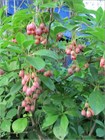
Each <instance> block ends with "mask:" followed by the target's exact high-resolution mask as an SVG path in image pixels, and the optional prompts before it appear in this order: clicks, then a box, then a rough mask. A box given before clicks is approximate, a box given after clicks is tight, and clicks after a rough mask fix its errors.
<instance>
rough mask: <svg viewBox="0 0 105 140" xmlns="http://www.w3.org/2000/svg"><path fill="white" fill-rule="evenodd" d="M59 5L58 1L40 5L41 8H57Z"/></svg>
mask: <svg viewBox="0 0 105 140" xmlns="http://www.w3.org/2000/svg"><path fill="white" fill-rule="evenodd" d="M56 6H57V3H56V2H48V3H46V4H42V5H40V7H41V8H55V7H56Z"/></svg>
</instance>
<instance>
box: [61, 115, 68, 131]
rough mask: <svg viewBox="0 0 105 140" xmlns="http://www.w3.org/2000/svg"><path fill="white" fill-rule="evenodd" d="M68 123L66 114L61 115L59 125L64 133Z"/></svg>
mask: <svg viewBox="0 0 105 140" xmlns="http://www.w3.org/2000/svg"><path fill="white" fill-rule="evenodd" d="M68 124H69V121H68V118H67V116H66V115H63V116H62V117H61V122H60V127H61V128H62V129H63V132H64V133H66V132H67V128H68Z"/></svg>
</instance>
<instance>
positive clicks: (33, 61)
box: [26, 56, 45, 70]
mask: <svg viewBox="0 0 105 140" xmlns="http://www.w3.org/2000/svg"><path fill="white" fill-rule="evenodd" d="M26 60H27V61H28V62H29V63H30V65H32V66H33V67H34V68H36V69H37V70H40V69H42V68H44V67H45V62H44V60H43V59H42V58H41V57H31V56H28V57H27V58H26Z"/></svg>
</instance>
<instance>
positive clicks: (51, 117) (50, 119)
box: [42, 115, 58, 129]
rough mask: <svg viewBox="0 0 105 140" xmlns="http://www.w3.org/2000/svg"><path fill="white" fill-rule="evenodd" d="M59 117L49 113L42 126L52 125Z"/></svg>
mask: <svg viewBox="0 0 105 140" xmlns="http://www.w3.org/2000/svg"><path fill="white" fill-rule="evenodd" d="M57 118H58V115H48V116H47V117H46V118H45V120H44V123H43V125H42V128H43V129H44V128H46V127H48V126H50V125H53V124H54V123H55V121H56V120H57Z"/></svg>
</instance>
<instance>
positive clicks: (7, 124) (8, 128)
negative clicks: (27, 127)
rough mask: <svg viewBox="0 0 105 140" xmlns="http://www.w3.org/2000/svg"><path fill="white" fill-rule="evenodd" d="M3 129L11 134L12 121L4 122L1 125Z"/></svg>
mask: <svg viewBox="0 0 105 140" xmlns="http://www.w3.org/2000/svg"><path fill="white" fill-rule="evenodd" d="M0 127H1V129H2V130H3V131H5V132H10V127H11V121H10V120H4V121H3V122H2V123H1V126H0Z"/></svg>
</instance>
